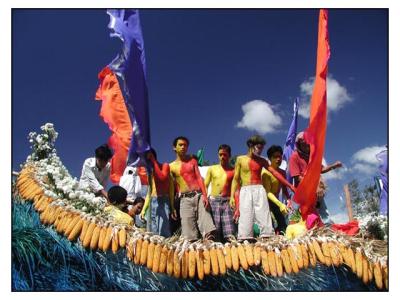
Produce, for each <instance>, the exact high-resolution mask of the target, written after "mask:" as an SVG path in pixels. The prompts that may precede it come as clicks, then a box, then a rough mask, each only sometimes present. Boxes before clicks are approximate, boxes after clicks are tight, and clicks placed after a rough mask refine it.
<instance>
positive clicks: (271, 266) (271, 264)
mask: <svg viewBox="0 0 400 300" xmlns="http://www.w3.org/2000/svg"><path fill="white" fill-rule="evenodd" d="M268 265H269V271H270V272H271V275H272V276H274V277H276V275H277V274H276V259H275V252H274V251H272V250H271V249H268Z"/></svg>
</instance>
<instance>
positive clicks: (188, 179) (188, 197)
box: [169, 136, 215, 240]
mask: <svg viewBox="0 0 400 300" xmlns="http://www.w3.org/2000/svg"><path fill="white" fill-rule="evenodd" d="M188 147H189V140H188V139H187V138H186V137H183V136H179V137H177V138H176V139H175V140H174V142H173V149H174V151H175V152H176V159H175V160H174V161H173V162H171V163H170V164H169V166H170V172H171V175H172V177H173V179H175V181H176V183H177V186H178V190H179V194H178V195H179V200H180V210H179V211H180V217H181V224H182V236H183V237H184V238H186V239H188V240H196V239H197V238H198V233H199V231H200V233H201V235H202V236H203V238H204V237H205V238H212V232H213V231H215V226H214V223H213V220H212V218H211V215H210V212H209V211H207V210H206V208H208V207H209V203H208V200H207V192H206V188H205V186H204V182H203V179H202V178H201V175H200V171H199V168H198V165H197V161H196V159H195V158H193V157H191V156H188V155H187V154H186V152H187V150H188Z"/></svg>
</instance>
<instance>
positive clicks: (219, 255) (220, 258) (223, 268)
mask: <svg viewBox="0 0 400 300" xmlns="http://www.w3.org/2000/svg"><path fill="white" fill-rule="evenodd" d="M216 250H217V258H218V268H219V273H220V274H221V275H225V274H226V265H225V258H224V253H223V252H222V249H221V248H217V249H216Z"/></svg>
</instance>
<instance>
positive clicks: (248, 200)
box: [238, 184, 274, 239]
mask: <svg viewBox="0 0 400 300" xmlns="http://www.w3.org/2000/svg"><path fill="white" fill-rule="evenodd" d="M239 211H240V217H239V228H238V239H248V238H252V237H253V236H254V234H253V224H254V223H256V224H257V225H258V227H259V228H260V237H267V236H272V235H274V228H273V227H272V219H271V212H270V211H269V205H268V200H267V194H266V192H265V189H264V187H263V186H262V185H261V184H260V185H246V186H242V187H241V188H240V194H239Z"/></svg>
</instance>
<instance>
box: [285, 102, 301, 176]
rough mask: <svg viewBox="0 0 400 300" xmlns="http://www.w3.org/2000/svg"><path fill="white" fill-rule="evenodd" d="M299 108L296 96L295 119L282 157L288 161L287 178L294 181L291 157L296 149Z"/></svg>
mask: <svg viewBox="0 0 400 300" xmlns="http://www.w3.org/2000/svg"><path fill="white" fill-rule="evenodd" d="M298 110H299V98H296V99H295V100H294V103H293V119H292V123H291V124H290V127H289V131H288V134H287V137H286V142H285V147H284V148H283V157H282V159H283V160H284V161H286V179H287V180H288V181H289V182H290V183H292V177H291V176H290V174H289V159H290V156H291V155H292V153H293V151H294V147H295V144H296V135H297V115H298Z"/></svg>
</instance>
